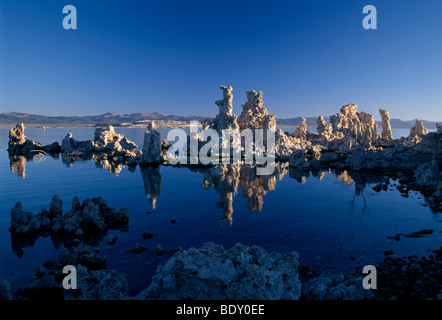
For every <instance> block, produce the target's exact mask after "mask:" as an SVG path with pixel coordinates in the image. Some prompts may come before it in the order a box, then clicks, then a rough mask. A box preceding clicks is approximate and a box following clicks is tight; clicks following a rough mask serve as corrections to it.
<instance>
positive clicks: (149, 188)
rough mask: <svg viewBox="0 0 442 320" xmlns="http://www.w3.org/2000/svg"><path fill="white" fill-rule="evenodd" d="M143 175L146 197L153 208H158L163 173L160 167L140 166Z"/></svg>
mask: <svg viewBox="0 0 442 320" xmlns="http://www.w3.org/2000/svg"><path fill="white" fill-rule="evenodd" d="M140 171H141V177H142V178H143V184H144V192H145V194H146V198H147V199H148V200H149V202H150V204H151V205H152V209H155V208H156V203H157V199H158V197H159V196H160V195H161V174H160V168H159V167H155V166H154V167H143V166H140Z"/></svg>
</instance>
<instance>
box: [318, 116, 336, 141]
mask: <svg viewBox="0 0 442 320" xmlns="http://www.w3.org/2000/svg"><path fill="white" fill-rule="evenodd" d="M317 122H318V127H317V130H318V134H320V135H323V136H325V137H326V139H327V140H329V139H330V138H329V137H331V136H332V134H333V126H332V125H331V124H330V123H327V122H326V121H325V120H324V117H323V116H319V117H318V119H317Z"/></svg>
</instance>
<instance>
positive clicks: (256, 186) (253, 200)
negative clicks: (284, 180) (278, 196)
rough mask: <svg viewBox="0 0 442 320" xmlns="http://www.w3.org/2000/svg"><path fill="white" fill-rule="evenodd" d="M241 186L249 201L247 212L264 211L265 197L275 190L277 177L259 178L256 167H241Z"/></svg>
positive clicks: (243, 194) (244, 195)
mask: <svg viewBox="0 0 442 320" xmlns="http://www.w3.org/2000/svg"><path fill="white" fill-rule="evenodd" d="M239 186H240V188H241V189H242V196H243V197H244V198H246V199H247V210H262V205H263V204H264V200H263V198H262V197H263V196H265V195H266V194H267V192H269V191H273V190H275V186H276V177H275V175H267V176H259V175H257V174H256V167H255V166H241V171H240V178H239Z"/></svg>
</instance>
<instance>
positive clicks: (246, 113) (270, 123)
mask: <svg viewBox="0 0 442 320" xmlns="http://www.w3.org/2000/svg"><path fill="white" fill-rule="evenodd" d="M246 95H247V102H246V103H244V104H242V107H243V109H242V112H241V114H240V116H239V118H238V125H239V128H240V130H243V129H245V128H250V129H271V130H275V129H276V119H275V116H274V115H271V114H269V112H268V111H267V108H266V107H264V102H263V101H262V91H258V92H256V91H255V90H252V91H246Z"/></svg>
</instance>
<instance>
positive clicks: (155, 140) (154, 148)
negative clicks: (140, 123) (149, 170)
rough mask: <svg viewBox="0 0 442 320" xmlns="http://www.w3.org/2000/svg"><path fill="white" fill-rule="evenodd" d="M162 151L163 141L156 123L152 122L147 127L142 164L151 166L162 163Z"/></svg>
mask: <svg viewBox="0 0 442 320" xmlns="http://www.w3.org/2000/svg"><path fill="white" fill-rule="evenodd" d="M161 151H162V141H161V136H160V133H159V132H158V130H157V129H156V126H155V122H154V121H151V122H149V124H148V125H147V130H146V132H145V133H144V142H143V153H142V155H141V159H140V164H142V165H149V164H157V163H159V162H160V154H161Z"/></svg>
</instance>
